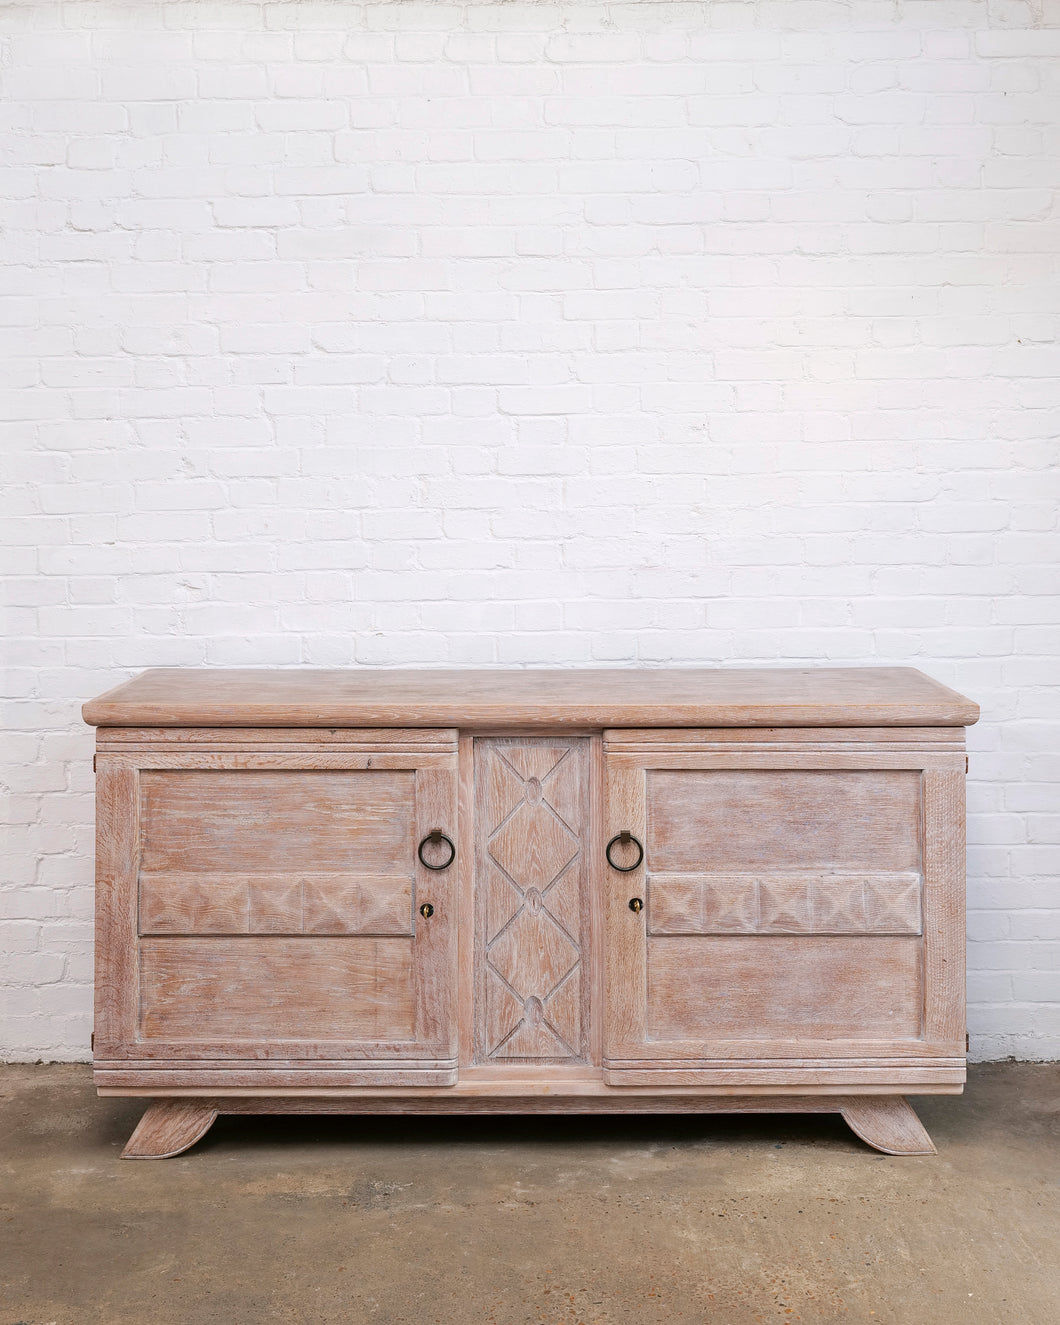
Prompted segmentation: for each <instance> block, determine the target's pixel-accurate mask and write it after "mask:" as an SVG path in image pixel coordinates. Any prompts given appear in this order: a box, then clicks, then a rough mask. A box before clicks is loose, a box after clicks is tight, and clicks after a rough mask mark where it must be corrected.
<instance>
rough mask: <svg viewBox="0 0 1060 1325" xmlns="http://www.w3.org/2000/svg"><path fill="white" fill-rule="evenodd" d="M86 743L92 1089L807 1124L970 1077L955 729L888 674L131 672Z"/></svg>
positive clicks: (881, 1135)
mask: <svg viewBox="0 0 1060 1325" xmlns="http://www.w3.org/2000/svg"><path fill="white" fill-rule="evenodd" d="M84 717H85V720H86V722H88V723H90V724H92V725H94V726H96V727H97V728H98V731H97V735H96V757H95V769H96V806H97V839H96V987H95V1032H94V1036H93V1051H94V1076H95V1082H96V1086H97V1089H98V1091H99V1093H100V1094H101V1095H125V1096H142V1097H145V1098H146V1099H149V1100H150V1101H151V1102H150V1104H149V1107H148V1108H147V1110H146V1112H145V1114H144V1115H143V1118H142V1120H141V1122H140V1124H139V1126H138V1127H137V1128H136V1131H135V1132H134V1134H133V1136H132V1138H131V1139H130V1141H129V1143H128V1145H127V1146H126V1148H125V1151H124V1154H125V1156H126V1157H128V1158H136V1159H146V1158H163V1157H165V1156H169V1155H175V1154H178V1153H180V1152H181V1151H182V1150H185V1149H187V1147H188V1146H190V1145H192V1144H193V1143H194V1142H195V1141H197V1140H198V1139H199V1138H200V1137H201V1136H202V1135H203V1134H204V1133H205V1132H206V1131H207V1129H208V1128H209V1127H210V1125H211V1124H212V1122H213V1121H214V1119H215V1118H216V1116H217V1115H218V1113H302V1112H335V1113H349V1114H355V1113H362V1114H363V1113H370V1114H384V1113H414V1114H427V1113H501V1114H509V1113H510V1114H520V1113H571V1112H575V1113H641V1112H656V1113H676V1112H686V1113H693V1112H752V1111H753V1112H763V1111H765V1112H770V1111H771V1112H790V1111H802V1112H835V1113H840V1114H841V1115H842V1116H843V1117H844V1118H845V1119H846V1121H847V1123H848V1124H849V1125H850V1126H851V1128H853V1130H854V1131H855V1132H856V1133H857V1134H858V1135H859V1136H860V1137H862V1138H863V1139H864V1140H865V1141H866V1142H868V1143H869V1144H870V1145H872V1146H875V1147H877V1148H878V1149H880V1150H883V1151H886V1152H888V1153H892V1154H925V1153H930V1152H932V1151H933V1146H932V1144H931V1141H930V1139H929V1137H928V1135H927V1133H926V1132H925V1130H924V1128H923V1127H922V1125H921V1124H920V1121H919V1119H918V1118H917V1116H916V1114H915V1113H914V1112H913V1110H912V1109H911V1108H910V1106H909V1105H908V1103H907V1102H906V1100H905V1099H904V1095H905V1094H906V1093H907V1092H912V1093H915V1094H919V1095H926V1094H957V1093H959V1092H960V1091H961V1089H962V1086H963V1082H964V1079H965V1048H966V1041H965V1028H964V1027H965V1022H964V1008H965V994H964V941H965V940H964V850H965V848H964V780H965V773H966V770H967V762H966V757H965V752H964V732H963V727H964V726H965V725H968V724H970V723H974V722H975V721H976V719H977V717H978V708H977V706H976V705H975V704H974V703H972V702H971V701H970V700H968V699H965V698H963V697H962V696H961V695H959V694H956V693H955V692H954V691H952V690H950V689H948V688H947V687H945V686H943V685H941V684H939V683H938V682H936V681H933V680H931V679H930V678H928V677H927V676H924V675H923V674H922V673H920V672H918V671H915V670H913V669H910V668H842V669H825V668H812V669H796V668H782V669H742V670H737V669H729V668H715V669H710V670H706V669H696V670H691V669H658V670H656V669H640V670H633V669H619V668H616V669H606V670H591V671H590V670H519V671H514V670H506V671H500V670H475V671H470V670H415V671H413V670H375V669H353V670H347V671H321V670H311V671H310V670H297V671H285V670H256V669H253V670H209V669H201V670H200V669H156V670H151V671H148V672H145V673H142V674H141V675H139V676H137V677H136V678H134V679H133V680H131V681H128V682H126V683H125V684H123V685H120V686H118V687H117V688H116V689H114V690H111V691H109V692H108V693H107V694H105V695H102V696H100V697H99V698H97V699H94V700H92V701H91V702H90V703H88V704H86V705H85V707H84Z"/></svg>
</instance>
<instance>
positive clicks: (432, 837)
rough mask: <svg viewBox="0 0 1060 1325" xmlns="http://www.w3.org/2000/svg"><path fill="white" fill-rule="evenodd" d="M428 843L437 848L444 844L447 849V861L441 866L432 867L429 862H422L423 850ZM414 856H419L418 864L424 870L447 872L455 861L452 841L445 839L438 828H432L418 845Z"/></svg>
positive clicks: (454, 848)
mask: <svg viewBox="0 0 1060 1325" xmlns="http://www.w3.org/2000/svg"><path fill="white" fill-rule="evenodd" d="M428 842H429V843H430V844H431V845H432V846H437V845H438V844H439V843H440V842H444V843H445V844H446V845H447V846H448V848H449V859H448V860H446V861H443V862H442V864H441V865H432V864H431V862H430V861H429V860H424V858H423V848H424V847H425V846H426V845H427V843H428ZM416 855H417V856H419V858H420V864H421V865H422V866H423V867H424V869H428V870H447V869H448V868H449V866H450V865H451V864H452V863H453V861H454V860H456V847H455V846H454V845H453V839H452V838H451V837H446V835H445V834H444V833H443V832H442V830H441V829H440V828H432V829H431V831H430V832H429V833H428V834H427V836H426V837H425V838H424V839H423V841H422V842H421V843H420V845H419V848H418V850H417V852H416Z"/></svg>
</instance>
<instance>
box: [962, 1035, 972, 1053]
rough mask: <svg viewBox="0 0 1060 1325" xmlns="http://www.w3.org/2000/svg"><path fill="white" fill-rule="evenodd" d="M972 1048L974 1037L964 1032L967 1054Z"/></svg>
mask: <svg viewBox="0 0 1060 1325" xmlns="http://www.w3.org/2000/svg"><path fill="white" fill-rule="evenodd" d="M971 1047H972V1037H971V1036H970V1035H969V1034H968V1032H967V1031H965V1032H964V1052H965V1053H967V1052H968V1050H969V1049H970V1048H971Z"/></svg>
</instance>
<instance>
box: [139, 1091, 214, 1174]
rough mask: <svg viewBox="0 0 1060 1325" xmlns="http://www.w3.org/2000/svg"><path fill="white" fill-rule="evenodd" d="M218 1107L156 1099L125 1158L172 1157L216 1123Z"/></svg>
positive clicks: (145, 1115)
mask: <svg viewBox="0 0 1060 1325" xmlns="http://www.w3.org/2000/svg"><path fill="white" fill-rule="evenodd" d="M216 1117H217V1109H216V1108H215V1107H214V1106H213V1105H212V1104H210V1103H206V1102H203V1103H198V1102H193V1101H190V1100H156V1101H155V1103H154V1104H152V1105H151V1106H150V1108H149V1109H148V1110H147V1112H146V1113H145V1114H144V1116H143V1117H142V1118H141V1119H140V1121H139V1123H138V1124H137V1126H136V1130H135V1131H134V1132H133V1134H132V1136H131V1137H130V1138H129V1140H128V1143H127V1145H126V1147H125V1149H124V1150H123V1151H122V1152H121V1157H122V1159H170V1158H172V1156H173V1155H179V1154H182V1153H183V1151H185V1150H187V1149H188V1148H189V1146H193V1145H194V1144H195V1142H196V1141H200V1140H201V1139H202V1138H203V1137H204V1136H205V1135H206V1133H207V1132H208V1131H209V1130H210V1128H211V1127H212V1126H213V1124H214V1120H215V1119H216Z"/></svg>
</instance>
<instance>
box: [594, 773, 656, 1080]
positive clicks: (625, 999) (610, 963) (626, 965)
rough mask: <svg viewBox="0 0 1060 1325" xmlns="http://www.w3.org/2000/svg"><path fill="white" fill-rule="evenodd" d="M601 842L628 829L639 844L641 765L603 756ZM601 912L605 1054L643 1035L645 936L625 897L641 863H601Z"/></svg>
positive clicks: (640, 889)
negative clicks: (619, 866) (631, 866)
mask: <svg viewBox="0 0 1060 1325" xmlns="http://www.w3.org/2000/svg"><path fill="white" fill-rule="evenodd" d="M604 781H605V815H606V817H605V821H604V822H605V827H604V832H603V834H602V837H603V840H604V842H610V841H611V839H612V838H613V837H615V836H616V835H617V834H619V833H622V832H627V831H628V832H631V833H633V835H634V836H635V837H636V838H637V839H638V841H640V842H641V843H644V841H645V838H646V831H645V818H646V809H645V800H644V770H643V769H642V768H640V767H635V766H633V767H631V766H629V765H627V764H625V763H623V764H617V765H616V764H615V763H613V762H612V761H611V760H609V759H608V758H607V757H606V755H605V758H604ZM601 875H602V880H601V890H602V907H603V915H604V945H605V953H606V968H605V972H604V1016H605V1022H606V1024H605V1027H604V1045H603V1052H604V1055H605V1057H606V1056H607V1055H617V1054H620V1053H621V1054H623V1055H628V1054H629V1053H630V1052H631V1046H633V1045H639V1044H643V1043H644V1042H645V1040H646V1039H647V1031H646V1029H645V1016H646V1011H647V1004H648V985H647V935H646V922H645V919H644V913H643V911H642V912H641V913H640V914H639V915H635V914H634V913H633V912H632V911H631V910H630V909H629V903H630V899H631V898H634V897H641V898H643V897H644V895H645V886H644V881H645V870H644V862H643V861H641V863H640V865H639V867H638V868H637V869H635V870H633V871H631V872H629V873H622V872H621V871H619V870H615V869H612V868H611V867H610V866H609V865H608V864H607V863H606V861H605V863H604V864H603V866H602V868H601Z"/></svg>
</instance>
